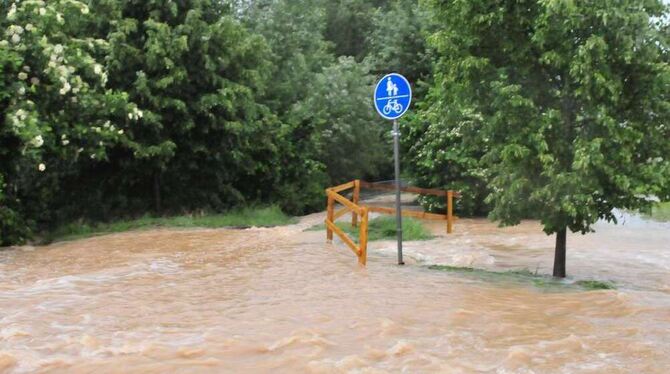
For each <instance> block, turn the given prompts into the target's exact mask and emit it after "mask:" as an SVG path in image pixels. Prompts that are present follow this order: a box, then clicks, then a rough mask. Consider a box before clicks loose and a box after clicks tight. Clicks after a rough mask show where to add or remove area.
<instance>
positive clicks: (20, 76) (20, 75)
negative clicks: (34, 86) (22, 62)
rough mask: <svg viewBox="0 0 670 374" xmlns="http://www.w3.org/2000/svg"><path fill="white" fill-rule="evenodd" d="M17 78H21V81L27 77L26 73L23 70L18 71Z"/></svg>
mask: <svg viewBox="0 0 670 374" xmlns="http://www.w3.org/2000/svg"><path fill="white" fill-rule="evenodd" d="M19 79H20V80H22V81H24V80H26V79H28V74H26V73H24V72H20V73H19Z"/></svg>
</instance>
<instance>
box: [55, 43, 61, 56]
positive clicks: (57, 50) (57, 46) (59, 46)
mask: <svg viewBox="0 0 670 374" xmlns="http://www.w3.org/2000/svg"><path fill="white" fill-rule="evenodd" d="M54 52H56V53H57V54H61V53H63V45H62V44H56V45H55V46H54Z"/></svg>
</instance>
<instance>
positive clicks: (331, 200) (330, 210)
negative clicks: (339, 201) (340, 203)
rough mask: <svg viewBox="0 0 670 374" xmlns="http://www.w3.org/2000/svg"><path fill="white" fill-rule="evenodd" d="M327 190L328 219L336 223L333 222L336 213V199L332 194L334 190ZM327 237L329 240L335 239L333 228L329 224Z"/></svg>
mask: <svg viewBox="0 0 670 374" xmlns="http://www.w3.org/2000/svg"><path fill="white" fill-rule="evenodd" d="M326 192H327V193H328V216H327V217H326V221H328V222H332V223H335V222H333V217H334V215H335V212H334V209H335V199H334V198H333V195H332V194H333V192H330V191H328V190H326ZM326 238H327V239H328V240H329V241H332V240H333V230H331V229H330V227H328V225H327V224H326Z"/></svg>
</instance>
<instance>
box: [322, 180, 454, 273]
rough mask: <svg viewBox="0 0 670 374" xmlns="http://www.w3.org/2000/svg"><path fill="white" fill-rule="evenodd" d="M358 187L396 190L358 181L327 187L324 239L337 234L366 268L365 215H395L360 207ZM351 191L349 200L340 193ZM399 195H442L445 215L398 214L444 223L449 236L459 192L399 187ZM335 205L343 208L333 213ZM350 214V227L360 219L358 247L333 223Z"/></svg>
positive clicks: (388, 186)
mask: <svg viewBox="0 0 670 374" xmlns="http://www.w3.org/2000/svg"><path fill="white" fill-rule="evenodd" d="M361 188H366V189H370V190H378V191H395V186H394V185H382V184H374V183H370V182H365V181H361V180H355V181H351V182H349V183H344V184H341V185H339V186H335V187H330V188H327V189H326V195H327V196H328V207H327V216H326V221H325V223H326V237H327V239H328V240H329V241H332V240H333V233H336V234H337V236H338V237H339V238H340V239H342V241H343V242H344V243H345V244H346V245H347V246H348V247H349V248H350V249H351V250H352V251H353V252H354V253H355V254H356V256H357V257H358V262H359V263H360V264H361V265H365V264H366V262H367V248H368V216H369V213H370V212H375V213H382V214H396V210H395V209H393V208H384V207H374V206H363V205H360V204H359V201H360V194H361ZM351 189H353V194H352V198H351V200H349V199H347V198H346V197H345V196H344V195H342V194H341V192H344V191H347V190H351ZM400 190H401V191H402V192H409V193H415V194H421V195H435V196H444V197H445V199H446V202H447V203H446V212H445V214H436V213H426V212H417V211H413V210H407V209H403V210H402V211H401V213H402V215H403V216H407V217H415V218H421V219H432V220H445V221H446V222H447V233H448V234H451V233H452V232H453V229H454V222H455V221H456V220H457V219H458V217H456V216H455V215H454V198H458V197H460V196H461V195H460V193H458V192H456V191H451V190H446V191H445V190H438V189H430V188H419V187H401V188H400ZM335 203H339V204H341V205H342V208H340V209H338V210H335ZM349 212H351V225H352V226H353V227H356V226H358V220H359V217H360V227H359V231H358V245H357V244H356V243H355V242H354V241H353V240H352V239H351V238H349V236H348V235H347V234H346V233H345V232H344V231H343V230H342V229H340V228H339V227H338V226H337V225H336V224H335V221H336V220H337V219H338V218H340V217H342V216H344V215H345V214H347V213H349Z"/></svg>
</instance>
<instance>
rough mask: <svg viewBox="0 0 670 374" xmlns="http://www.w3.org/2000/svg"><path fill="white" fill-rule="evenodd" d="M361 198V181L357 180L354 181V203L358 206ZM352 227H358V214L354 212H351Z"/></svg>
mask: <svg viewBox="0 0 670 374" xmlns="http://www.w3.org/2000/svg"><path fill="white" fill-rule="evenodd" d="M360 196H361V181H360V180H358V179H356V180H355V181H354V196H353V203H354V204H356V205H358V200H359V199H360ZM351 226H353V227H356V226H358V213H356V212H354V211H352V212H351Z"/></svg>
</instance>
